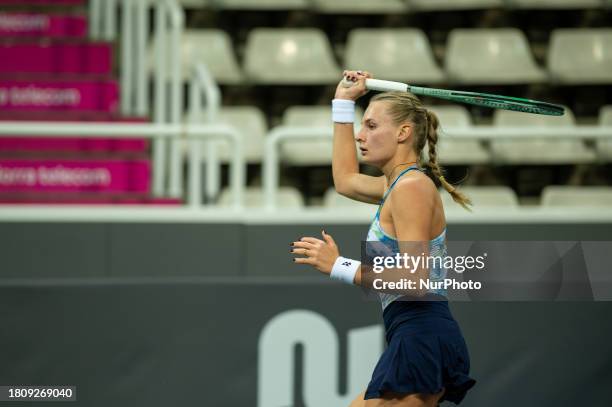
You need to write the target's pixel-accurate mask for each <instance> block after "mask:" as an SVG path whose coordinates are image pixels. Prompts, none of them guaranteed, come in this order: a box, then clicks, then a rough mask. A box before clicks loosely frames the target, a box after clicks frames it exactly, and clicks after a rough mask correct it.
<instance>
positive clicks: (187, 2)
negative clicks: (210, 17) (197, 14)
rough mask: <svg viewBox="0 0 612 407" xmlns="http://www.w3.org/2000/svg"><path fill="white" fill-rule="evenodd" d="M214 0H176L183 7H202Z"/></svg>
mask: <svg viewBox="0 0 612 407" xmlns="http://www.w3.org/2000/svg"><path fill="white" fill-rule="evenodd" d="M212 1H214V0H178V3H179V5H180V6H182V7H183V8H193V9H196V8H204V7H208V6H210V5H211V2H212Z"/></svg>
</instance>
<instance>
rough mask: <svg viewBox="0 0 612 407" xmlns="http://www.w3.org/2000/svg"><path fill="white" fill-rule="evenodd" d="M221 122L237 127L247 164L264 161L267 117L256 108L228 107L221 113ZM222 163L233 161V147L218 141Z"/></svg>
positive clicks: (222, 109)
mask: <svg viewBox="0 0 612 407" xmlns="http://www.w3.org/2000/svg"><path fill="white" fill-rule="evenodd" d="M219 122H221V123H224V124H228V125H230V126H233V127H235V128H236V129H237V130H238V131H239V132H240V134H241V136H242V140H243V142H242V145H243V149H244V150H243V151H244V157H245V160H246V162H247V163H260V162H261V161H262V154H263V145H264V141H265V137H266V134H267V132H268V125H267V123H266V117H265V116H264V114H263V113H262V111H261V110H259V109H258V108H257V107H255V106H228V107H222V108H221V110H220V111H219ZM216 143H217V146H218V154H219V158H220V160H221V162H224V163H227V162H230V160H231V151H232V150H231V146H230V145H229V143H227V142H223V141H217V142H216Z"/></svg>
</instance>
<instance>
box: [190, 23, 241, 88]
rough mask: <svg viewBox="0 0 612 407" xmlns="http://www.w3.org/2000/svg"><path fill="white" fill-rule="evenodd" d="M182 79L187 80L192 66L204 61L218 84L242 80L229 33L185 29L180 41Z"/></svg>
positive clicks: (213, 30) (234, 82) (214, 30)
mask: <svg viewBox="0 0 612 407" xmlns="http://www.w3.org/2000/svg"><path fill="white" fill-rule="evenodd" d="M181 54H182V57H183V64H182V66H183V79H185V80H188V79H189V78H190V77H191V75H192V72H193V66H194V65H196V64H198V63H204V64H205V65H206V67H207V68H208V70H209V71H210V73H211V74H212V76H213V78H214V79H215V80H216V81H217V82H218V83H220V84H237V83H241V82H243V80H244V77H243V74H242V72H241V70H240V68H239V66H238V62H237V61H236V56H235V54H234V48H233V46H232V42H231V39H230V37H229V35H227V33H226V32H225V31H223V30H216V29H198V30H186V31H185V32H184V33H183V36H182V41H181Z"/></svg>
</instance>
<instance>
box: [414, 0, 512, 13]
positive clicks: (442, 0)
mask: <svg viewBox="0 0 612 407" xmlns="http://www.w3.org/2000/svg"><path fill="white" fill-rule="evenodd" d="M407 2H408V6H409V7H410V11H442V10H471V9H489V8H496V7H503V5H504V0H407Z"/></svg>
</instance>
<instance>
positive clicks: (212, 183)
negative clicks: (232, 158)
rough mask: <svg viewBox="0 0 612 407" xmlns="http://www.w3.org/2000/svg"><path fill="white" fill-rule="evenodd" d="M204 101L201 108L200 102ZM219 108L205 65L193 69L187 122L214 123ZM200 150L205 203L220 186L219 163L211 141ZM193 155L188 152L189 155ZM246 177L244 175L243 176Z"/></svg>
mask: <svg viewBox="0 0 612 407" xmlns="http://www.w3.org/2000/svg"><path fill="white" fill-rule="evenodd" d="M203 101H205V102H206V104H205V107H204V108H203V106H202V102H203ZM220 108H221V91H220V90H219V86H217V83H216V82H215V80H214V79H213V77H212V75H211V74H210V72H209V71H208V69H207V68H206V66H205V65H203V64H197V65H196V66H195V67H194V71H193V76H192V79H191V83H190V94H189V122H190V123H192V124H201V123H214V122H216V121H217V117H218V114H219V109H220ZM202 148H203V149H204V151H205V154H206V159H205V162H206V172H205V174H206V189H205V196H206V201H207V202H212V201H213V200H214V199H215V198H217V196H218V194H219V190H220V185H221V171H220V168H221V163H220V161H219V157H218V154H217V147H216V145H215V142H214V141H213V140H206V141H203V145H202ZM192 153H194V152H193V151H190V154H192ZM243 176H246V175H243Z"/></svg>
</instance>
